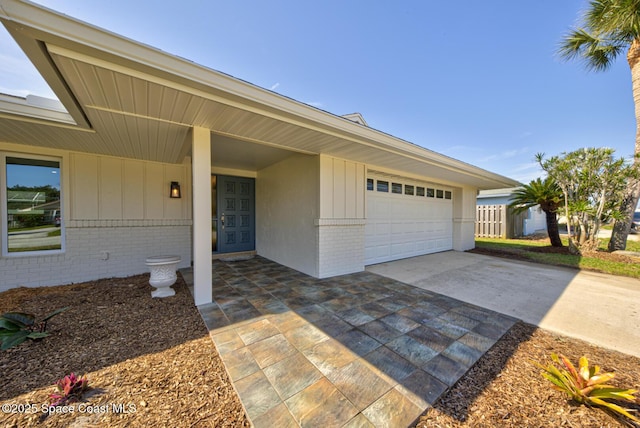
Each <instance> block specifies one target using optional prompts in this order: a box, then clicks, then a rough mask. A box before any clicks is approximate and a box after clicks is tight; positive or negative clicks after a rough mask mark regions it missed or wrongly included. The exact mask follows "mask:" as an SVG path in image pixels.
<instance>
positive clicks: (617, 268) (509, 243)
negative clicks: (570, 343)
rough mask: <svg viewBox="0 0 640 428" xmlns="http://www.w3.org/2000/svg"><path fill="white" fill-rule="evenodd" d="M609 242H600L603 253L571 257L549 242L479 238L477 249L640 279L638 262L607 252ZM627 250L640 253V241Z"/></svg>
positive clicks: (630, 245)
mask: <svg viewBox="0 0 640 428" xmlns="http://www.w3.org/2000/svg"><path fill="white" fill-rule="evenodd" d="M563 242H564V244H565V245H568V243H567V240H566V238H563ZM608 243H609V239H603V240H602V242H601V243H600V249H599V251H597V252H594V253H585V254H583V255H581V256H576V255H572V254H568V252H567V251H562V250H558V249H556V248H553V247H551V245H550V244H549V240H548V239H546V240H531V239H497V238H476V248H477V249H479V250H480V251H482V250H487V251H489V252H491V253H494V254H495V255H504V256H506V257H509V256H512V257H516V258H519V259H521V260H528V261H532V262H537V263H545V264H551V265H556V266H568V267H573V268H579V269H587V270H593V271H597V272H603V273H608V274H612V275H621V276H629V277H632V278H640V263H639V262H637V261H634V259H631V258H628V257H623V256H619V255H617V254H611V253H609V252H607V250H606V249H607V245H608ZM565 250H566V248H565ZM627 251H636V252H640V242H636V241H628V242H627Z"/></svg>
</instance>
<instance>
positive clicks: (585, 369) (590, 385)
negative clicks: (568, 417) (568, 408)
mask: <svg viewBox="0 0 640 428" xmlns="http://www.w3.org/2000/svg"><path fill="white" fill-rule="evenodd" d="M551 359H552V360H553V361H554V362H555V363H556V364H559V365H560V364H561V365H562V366H564V368H562V367H561V368H557V367H556V366H555V365H553V364H549V365H548V366H547V367H544V366H542V365H540V364H538V363H535V364H536V366H538V367H540V368H541V369H542V370H544V373H542V376H543V377H545V378H546V379H548V380H549V381H550V382H551V383H553V388H554V389H556V390H558V391H561V392H565V393H567V395H569V398H571V399H573V400H575V401H576V402H578V403H580V404H586V405H588V406H600V407H605V408H607V409H609V410H612V411H613V412H616V413H619V414H621V415H624V416H626V417H628V418H629V419H631V420H633V421H635V422H640V419H638V418H637V417H635V416H633V415H632V414H631V413H629V409H625V408H623V407H621V406H619V405H618V404H615V403H612V402H611V401H610V400H613V401H618V402H625V401H626V402H629V403H635V402H636V398H635V397H634V394H635V393H636V392H638V391H637V390H635V389H621V388H617V387H615V386H612V385H607V384H606V382H609V381H610V380H611V379H613V377H614V376H615V374H614V373H602V374H600V367H598V366H593V367H591V368H589V361H588V360H587V357H581V358H580V360H579V362H578V369H577V370H576V368H575V367H574V365H573V364H571V361H569V360H568V359H567V358H566V357H565V356H563V355H557V354H555V353H552V354H551Z"/></svg>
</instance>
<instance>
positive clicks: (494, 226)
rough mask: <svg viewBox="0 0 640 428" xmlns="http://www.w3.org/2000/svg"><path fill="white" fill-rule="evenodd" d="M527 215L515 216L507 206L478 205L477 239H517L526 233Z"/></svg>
mask: <svg viewBox="0 0 640 428" xmlns="http://www.w3.org/2000/svg"><path fill="white" fill-rule="evenodd" d="M525 218H526V213H522V214H513V213H512V212H510V210H509V209H508V208H507V206H506V205H476V233H475V235H476V237H477V238H515V237H518V236H522V235H523V232H524V220H525Z"/></svg>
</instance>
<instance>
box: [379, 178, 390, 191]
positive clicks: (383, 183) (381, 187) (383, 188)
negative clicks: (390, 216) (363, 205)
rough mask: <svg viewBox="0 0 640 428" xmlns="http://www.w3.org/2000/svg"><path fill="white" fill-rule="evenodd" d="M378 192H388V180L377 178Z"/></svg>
mask: <svg viewBox="0 0 640 428" xmlns="http://www.w3.org/2000/svg"><path fill="white" fill-rule="evenodd" d="M377 190H378V192H388V191H389V182H388V181H380V180H378V187H377Z"/></svg>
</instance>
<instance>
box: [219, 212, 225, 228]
mask: <svg viewBox="0 0 640 428" xmlns="http://www.w3.org/2000/svg"><path fill="white" fill-rule="evenodd" d="M220 223H221V224H222V227H224V213H222V215H221V216H220Z"/></svg>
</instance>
